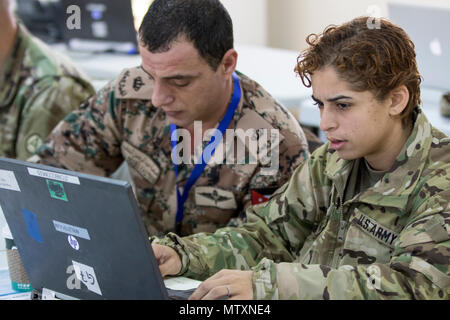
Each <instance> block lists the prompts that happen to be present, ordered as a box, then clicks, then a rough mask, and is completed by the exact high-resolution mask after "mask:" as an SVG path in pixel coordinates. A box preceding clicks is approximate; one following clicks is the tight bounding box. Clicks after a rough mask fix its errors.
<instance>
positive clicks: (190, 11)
mask: <svg viewBox="0 0 450 320" xmlns="http://www.w3.org/2000/svg"><path fill="white" fill-rule="evenodd" d="M182 35H183V36H185V37H186V39H187V40H189V41H191V42H192V44H193V45H194V47H195V48H196V49H197V50H198V52H199V54H200V56H201V57H202V58H203V59H205V60H206V62H207V63H208V64H209V65H210V66H211V68H212V69H213V70H217V67H218V66H219V64H220V62H221V61H222V58H223V56H224V54H225V53H226V52H227V51H228V50H229V49H232V48H233V23H232V21H231V17H230V15H229V14H228V11H227V10H226V9H225V8H224V6H223V5H222V3H221V2H220V1H219V0H155V1H153V3H152V4H151V6H150V7H149V9H148V11H147V13H146V15H145V17H144V19H143V21H142V24H141V26H140V28H139V40H140V41H141V44H142V45H143V46H144V47H145V48H146V49H147V50H149V51H150V52H153V53H155V52H165V51H168V50H169V49H170V45H171V44H172V42H173V41H174V40H176V39H177V38H178V37H179V36H182Z"/></svg>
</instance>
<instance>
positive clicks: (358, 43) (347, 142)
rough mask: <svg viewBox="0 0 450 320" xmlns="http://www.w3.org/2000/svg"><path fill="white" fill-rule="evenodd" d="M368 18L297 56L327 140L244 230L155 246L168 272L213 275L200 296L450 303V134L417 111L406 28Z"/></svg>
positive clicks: (335, 29) (333, 30) (318, 39)
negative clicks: (377, 23) (373, 23)
mask: <svg viewBox="0 0 450 320" xmlns="http://www.w3.org/2000/svg"><path fill="white" fill-rule="evenodd" d="M368 19H370V18H369V17H366V18H364V17H361V18H357V19H354V20H352V21H350V22H348V23H345V24H343V25H341V26H332V27H329V28H327V29H326V30H325V32H324V33H323V34H322V35H320V36H318V35H312V37H311V36H310V37H308V38H307V42H308V44H309V48H308V49H307V50H306V51H305V52H304V53H303V54H302V55H301V56H300V57H299V63H298V65H297V71H298V73H299V74H300V76H301V78H302V81H303V82H304V84H305V85H307V86H312V88H313V99H314V100H315V101H316V103H317V105H318V108H319V110H320V116H321V122H320V128H321V130H322V131H323V132H325V133H326V135H327V138H328V140H329V142H328V143H326V144H325V145H323V146H322V147H320V148H318V149H317V150H316V151H315V152H314V153H313V154H312V155H311V158H310V159H308V161H307V162H305V163H304V164H303V165H301V166H300V167H299V168H297V170H296V171H295V172H294V174H293V176H292V178H291V179H290V181H289V182H288V183H287V184H285V185H284V186H283V187H282V188H280V189H279V190H278V191H277V192H276V194H275V195H273V196H272V198H271V199H270V200H269V201H268V202H266V203H264V204H261V205H256V206H253V207H250V208H248V209H247V219H248V223H247V224H244V225H243V226H242V227H240V228H224V229H220V230H217V231H216V233H215V234H214V235H213V236H211V235H208V234H196V235H193V236H190V237H186V238H180V237H178V236H177V235H174V234H169V235H167V237H165V238H163V239H155V240H154V241H153V248H154V252H155V256H156V258H157V259H158V260H159V264H160V270H161V272H162V274H163V275H177V274H178V275H184V276H186V277H191V278H198V279H205V278H207V277H209V276H210V278H209V279H208V280H206V281H204V282H203V283H202V284H201V285H200V286H199V287H198V288H197V290H196V291H195V292H194V293H193V294H192V296H191V298H192V299H215V298H218V297H221V296H228V297H231V298H233V299H252V298H254V299H445V300H448V299H449V298H450V296H449V295H450V291H449V288H450V268H449V266H450V259H449V258H450V227H449V221H450V220H449V218H450V163H449V162H450V138H449V137H448V136H446V135H445V134H444V133H443V132H441V131H439V130H437V129H435V128H433V126H432V125H431V124H430V122H429V121H428V120H427V118H426V117H425V115H424V114H423V112H422V111H421V110H420V108H419V104H420V74H419V73H418V71H417V63H416V60H415V52H414V45H413V43H412V41H411V40H410V39H409V37H408V35H407V34H406V33H405V32H404V31H403V30H402V29H401V28H399V27H397V26H395V25H393V24H392V23H390V22H389V21H387V20H384V19H381V20H380V26H381V28H380V29H373V28H369V27H368V25H367V21H369V20H368ZM158 243H159V244H158ZM163 245H166V246H163ZM226 268H230V269H237V270H226ZM220 270H221V271H220ZM218 271H219V272H218ZM216 272H217V273H216Z"/></svg>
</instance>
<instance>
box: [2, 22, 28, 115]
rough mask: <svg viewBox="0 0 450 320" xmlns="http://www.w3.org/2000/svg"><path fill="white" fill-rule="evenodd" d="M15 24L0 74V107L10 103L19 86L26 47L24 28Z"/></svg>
mask: <svg viewBox="0 0 450 320" xmlns="http://www.w3.org/2000/svg"><path fill="white" fill-rule="evenodd" d="M17 26H18V28H17V34H16V40H15V41H14V45H13V49H12V52H11V54H10V55H9V57H8V59H7V60H6V64H5V68H4V72H3V73H2V74H1V75H0V108H4V107H6V106H9V105H10V104H11V100H13V99H14V97H15V96H16V93H17V90H19V87H20V85H19V84H20V76H21V72H20V70H21V68H22V62H23V56H24V54H25V49H26V45H25V42H26V30H25V29H24V27H23V26H22V25H21V24H20V23H18V24H17Z"/></svg>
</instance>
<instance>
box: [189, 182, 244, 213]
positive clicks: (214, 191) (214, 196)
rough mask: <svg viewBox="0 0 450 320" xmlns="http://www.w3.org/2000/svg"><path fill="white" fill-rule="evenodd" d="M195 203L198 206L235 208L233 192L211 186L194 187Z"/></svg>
mask: <svg viewBox="0 0 450 320" xmlns="http://www.w3.org/2000/svg"><path fill="white" fill-rule="evenodd" d="M195 203H196V204H197V205H199V206H206V207H216V208H219V209H236V208H237V204H236V199H235V198H234V194H233V192H231V191H226V190H223V189H219V188H213V187H196V188H195Z"/></svg>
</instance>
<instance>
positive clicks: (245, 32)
mask: <svg viewBox="0 0 450 320" xmlns="http://www.w3.org/2000/svg"><path fill="white" fill-rule="evenodd" d="M222 3H223V5H224V7H225V8H226V9H227V10H228V12H229V13H230V16H231V19H232V20H233V29H234V42H235V43H240V44H253V45H262V46H264V45H266V44H267V0H222Z"/></svg>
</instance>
